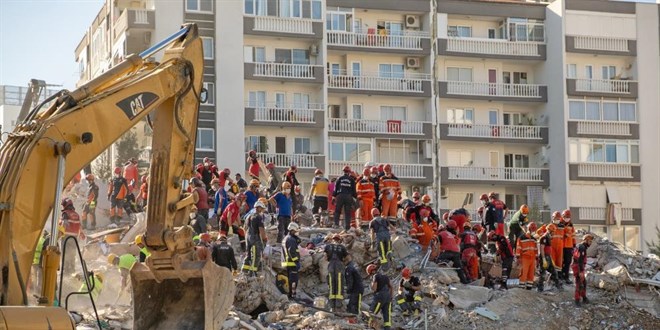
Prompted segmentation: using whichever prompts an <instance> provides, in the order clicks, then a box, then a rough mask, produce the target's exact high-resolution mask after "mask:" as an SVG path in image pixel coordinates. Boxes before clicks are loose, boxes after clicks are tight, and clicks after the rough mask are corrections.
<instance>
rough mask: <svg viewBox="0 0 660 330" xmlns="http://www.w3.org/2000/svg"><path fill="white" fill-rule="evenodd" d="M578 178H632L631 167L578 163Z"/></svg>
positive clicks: (628, 165) (626, 165)
mask: <svg viewBox="0 0 660 330" xmlns="http://www.w3.org/2000/svg"><path fill="white" fill-rule="evenodd" d="M578 176H581V177H591V178H632V177H633V175H632V165H630V164H607V163H580V164H579V166H578Z"/></svg>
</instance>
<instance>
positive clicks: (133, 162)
mask: <svg viewBox="0 0 660 330" xmlns="http://www.w3.org/2000/svg"><path fill="white" fill-rule="evenodd" d="M124 178H125V179H126V182H128V193H127V195H128V194H131V193H135V191H136V190H137V189H138V182H137V180H138V161H137V159H135V158H133V157H131V159H129V160H128V161H127V162H126V164H124Z"/></svg>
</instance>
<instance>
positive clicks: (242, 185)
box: [234, 173, 248, 190]
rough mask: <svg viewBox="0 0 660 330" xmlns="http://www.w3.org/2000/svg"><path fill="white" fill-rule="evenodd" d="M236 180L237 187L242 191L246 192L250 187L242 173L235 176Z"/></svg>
mask: <svg viewBox="0 0 660 330" xmlns="http://www.w3.org/2000/svg"><path fill="white" fill-rule="evenodd" d="M234 179H235V180H236V185H237V186H238V189H240V190H245V189H247V187H248V184H247V182H246V181H245V179H243V177H242V176H241V173H236V174H234Z"/></svg>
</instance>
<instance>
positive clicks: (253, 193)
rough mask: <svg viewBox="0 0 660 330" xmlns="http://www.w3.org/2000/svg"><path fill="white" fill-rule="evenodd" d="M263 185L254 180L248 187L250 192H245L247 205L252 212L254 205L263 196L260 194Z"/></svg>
mask: <svg viewBox="0 0 660 330" xmlns="http://www.w3.org/2000/svg"><path fill="white" fill-rule="evenodd" d="M260 185H261V183H259V180H257V179H252V180H250V186H249V187H248V190H247V191H246V192H245V203H246V204H247V209H248V210H252V208H254V204H255V203H256V202H257V200H259V197H261V195H260V194H259V186H260Z"/></svg>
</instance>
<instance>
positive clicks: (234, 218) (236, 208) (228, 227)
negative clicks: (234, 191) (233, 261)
mask: <svg viewBox="0 0 660 330" xmlns="http://www.w3.org/2000/svg"><path fill="white" fill-rule="evenodd" d="M244 202H245V194H243V193H240V194H238V195H237V196H236V198H234V201H233V202H231V203H230V204H229V206H227V208H226V209H225V211H224V212H223V213H222V216H221V217H220V234H222V235H226V236H231V235H233V234H234V233H235V234H237V235H238V239H239V241H240V242H241V249H243V251H245V249H246V244H245V231H244V230H243V228H242V227H241V213H240V212H241V205H243V203H244Z"/></svg>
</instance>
